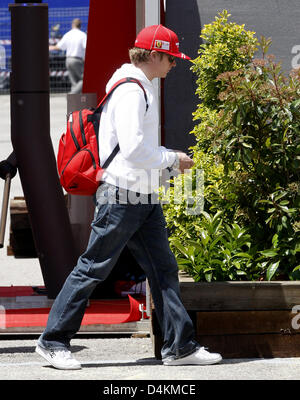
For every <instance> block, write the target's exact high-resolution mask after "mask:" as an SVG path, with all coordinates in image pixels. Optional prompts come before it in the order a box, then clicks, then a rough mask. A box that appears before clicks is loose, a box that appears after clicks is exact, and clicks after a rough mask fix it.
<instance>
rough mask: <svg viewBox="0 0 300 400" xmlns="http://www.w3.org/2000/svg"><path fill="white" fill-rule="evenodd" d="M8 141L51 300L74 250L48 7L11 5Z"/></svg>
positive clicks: (74, 255) (71, 264)
mask: <svg viewBox="0 0 300 400" xmlns="http://www.w3.org/2000/svg"><path fill="white" fill-rule="evenodd" d="M9 10H10V12H11V41H12V48H11V50H12V57H11V65H12V73H11V140H12V144H13V148H14V152H15V155H16V158H17V160H18V170H19V174H20V179H21V183H22V187H23V191H24V195H25V199H26V204H27V207H28V212H29V216H30V222H31V226H32V231H33V236H34V240H35V245H36V250H37V253H38V257H39V262H40V266H41V270H42V274H43V278H44V282H45V286H46V289H47V295H48V297H49V298H55V297H56V295H57V294H58V293H59V291H60V289H61V287H62V285H63V283H64V281H65V279H66V277H67V276H68V274H69V273H70V271H71V270H72V269H73V267H74V265H75V263H76V259H77V251H76V247H75V244H74V240H73V237H72V231H71V226H70V221H69V216H68V211H67V208H66V205H65V200H64V196H63V191H62V188H61V186H60V184H59V180H58V175H57V169H56V160H55V155H54V151H53V147H52V142H51V138H50V112H49V39H48V4H37V3H21V4H17V3H16V4H10V5H9Z"/></svg>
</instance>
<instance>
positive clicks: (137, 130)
mask: <svg viewBox="0 0 300 400" xmlns="http://www.w3.org/2000/svg"><path fill="white" fill-rule="evenodd" d="M145 112H146V104H145V98H144V95H143V92H142V90H140V89H138V90H134V91H128V92H127V93H126V95H123V96H122V97H120V98H118V101H117V102H116V105H115V109H114V121H115V126H116V132H117V137H118V141H119V144H120V151H121V154H122V156H123V157H124V158H125V159H126V161H127V162H128V163H129V164H131V167H132V168H143V169H164V168H167V167H170V166H171V165H172V164H173V163H174V161H175V158H176V153H174V152H173V151H169V150H168V149H166V148H165V147H164V146H156V147H155V146H153V145H151V143H150V141H149V138H147V137H146V135H145V132H144V129H143V126H144V117H145ZM156 129H157V127H156V126H153V135H155V134H156V132H155V130H156Z"/></svg>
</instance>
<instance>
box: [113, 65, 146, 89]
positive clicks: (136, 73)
mask: <svg viewBox="0 0 300 400" xmlns="http://www.w3.org/2000/svg"><path fill="white" fill-rule="evenodd" d="M123 78H135V79H138V80H139V81H140V82H141V84H142V85H143V86H144V87H145V86H148V88H149V89H153V85H152V82H151V81H149V79H148V78H147V77H146V75H145V74H144V72H143V71H142V70H141V69H140V68H137V67H135V66H134V65H133V64H123V65H122V66H121V67H120V68H119V69H117V70H116V72H115V73H114V74H113V75H112V77H111V78H110V80H109V81H108V83H107V85H106V93H107V92H108V91H109V90H110V88H111V87H112V86H113V85H114V84H115V83H116V82H117V81H118V80H120V79H123Z"/></svg>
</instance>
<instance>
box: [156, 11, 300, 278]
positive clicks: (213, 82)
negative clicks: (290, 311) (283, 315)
mask: <svg viewBox="0 0 300 400" xmlns="http://www.w3.org/2000/svg"><path fill="white" fill-rule="evenodd" d="M228 17H229V14H228V13H227V12H226V11H223V13H221V14H220V17H219V18H218V17H217V18H216V20H215V21H214V22H213V23H212V24H210V25H206V26H205V27H204V30H203V31H202V35H201V37H202V38H203V39H205V41H206V42H205V43H204V44H203V45H201V47H200V51H199V52H200V56H199V57H198V58H197V59H196V60H194V61H193V64H194V65H193V67H192V69H193V71H194V72H195V73H196V74H197V77H198V88H197V94H198V95H199V96H200V99H201V103H200V104H199V106H198V107H197V110H196V111H195V113H194V118H195V120H196V121H198V124H197V125H196V126H195V128H194V130H193V131H192V132H191V133H192V134H194V135H195V138H196V145H195V146H194V147H192V148H191V149H192V151H193V159H194V161H195V165H194V167H193V170H194V171H196V170H199V169H201V170H203V171H204V179H205V184H204V198H205V203H204V210H203V212H202V213H198V214H197V215H191V214H190V213H189V212H187V211H188V208H187V199H183V201H182V202H181V203H176V201H174V199H176V193H175V191H174V188H176V186H177V185H178V181H179V183H183V184H184V181H185V180H186V179H194V180H195V179H196V178H193V176H195V174H194V175H192V177H190V176H188V177H186V176H179V177H178V178H174V181H173V184H174V187H171V188H170V189H169V191H168V193H167V194H166V193H164V194H162V197H163V195H165V196H166V195H168V198H169V199H170V201H169V203H168V204H165V205H164V212H165V215H166V221H167V225H168V228H169V230H170V244H171V247H172V250H173V251H174V253H175V255H176V257H177V260H178V263H179V265H180V267H181V268H184V269H185V270H186V271H187V272H188V273H190V274H191V275H192V276H193V277H194V279H195V280H208V281H211V280H227V279H230V280H232V279H235V280H237V279H248V280H251V279H255V280H256V279H268V280H270V279H272V278H273V279H274V278H278V277H280V278H284V279H298V278H299V275H300V272H299V269H300V266H299V264H300V260H299V253H300V212H299V211H300V195H299V192H300V191H299V188H300V184H299V172H300V140H299V132H300V100H299V95H300V73H299V71H298V72H297V71H294V72H293V73H292V74H291V75H290V76H288V77H286V76H285V75H284V74H283V72H282V71H281V67H280V65H279V64H276V63H275V62H274V57H273V56H269V55H267V51H268V47H269V46H270V44H271V41H270V40H266V39H264V38H262V39H261V42H260V43H258V42H257V40H256V39H255V38H254V33H253V32H247V31H245V30H244V25H242V26H238V25H236V24H234V23H229V22H228ZM258 46H260V47H261V49H262V54H263V56H262V59H254V60H253V56H254V52H255V50H256V49H257V47H258ZM196 183H197V182H195V181H194V182H193V187H194V188H196V187H197V185H196ZM179 186H180V185H179ZM195 191H196V189H194V192H193V196H197V193H195Z"/></svg>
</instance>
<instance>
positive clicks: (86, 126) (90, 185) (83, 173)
mask: <svg viewBox="0 0 300 400" xmlns="http://www.w3.org/2000/svg"><path fill="white" fill-rule="evenodd" d="M128 82H131V83H137V84H138V85H139V86H140V87H141V88H142V89H143V92H144V97H145V100H146V110H147V109H148V101H147V95H146V92H145V89H144V88H143V86H142V84H141V83H140V81H138V80H137V79H135V78H123V79H121V80H119V81H118V82H116V83H115V84H114V85H113V87H112V88H111V89H110V91H109V92H108V93H107V94H106V95H105V96H104V98H103V99H102V100H101V102H100V103H99V104H98V106H97V108H96V109H83V110H79V111H74V112H72V113H70V114H69V118H68V123H67V131H66V133H64V134H63V135H62V136H61V138H60V141H59V146H58V155H57V169H58V174H59V179H60V183H61V185H62V187H63V188H64V189H65V190H66V191H67V192H68V193H71V194H77V195H82V196H90V195H93V194H94V193H95V192H96V190H97V188H98V186H99V184H100V180H101V177H102V174H103V172H104V170H105V168H107V167H108V165H109V164H110V163H111V161H112V160H113V158H114V157H115V155H116V154H117V153H118V151H119V150H120V147H119V144H117V145H116V147H115V148H114V150H113V151H112V153H111V155H110V156H109V157H108V159H107V160H106V161H105V163H104V164H103V165H102V166H101V165H100V159H99V140H98V139H99V138H98V132H99V123H100V115H101V112H102V110H103V107H104V104H105V103H106V102H107V100H108V99H109V97H110V96H111V94H112V93H113V92H114V90H115V89H116V88H117V87H118V86H120V85H122V84H123V83H128ZM100 142H101V140H100Z"/></svg>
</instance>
